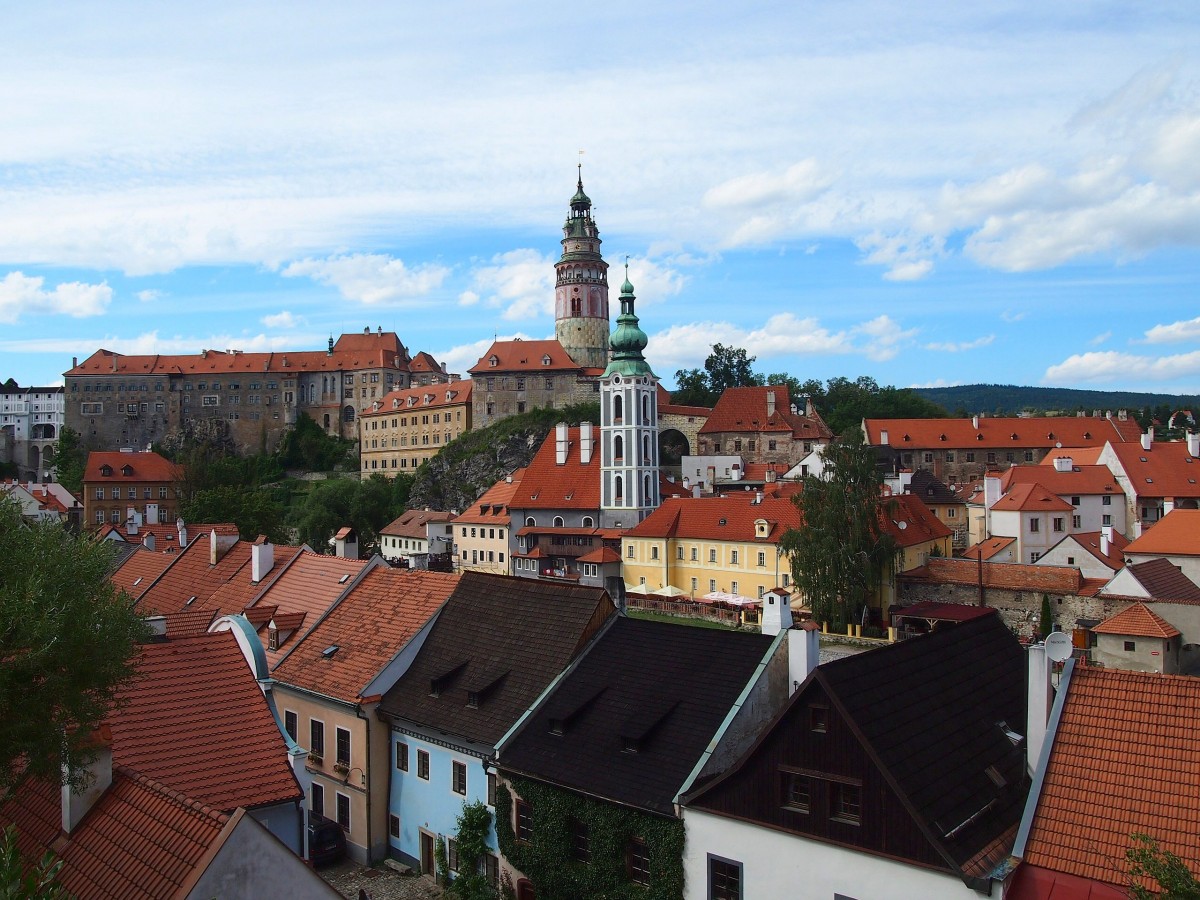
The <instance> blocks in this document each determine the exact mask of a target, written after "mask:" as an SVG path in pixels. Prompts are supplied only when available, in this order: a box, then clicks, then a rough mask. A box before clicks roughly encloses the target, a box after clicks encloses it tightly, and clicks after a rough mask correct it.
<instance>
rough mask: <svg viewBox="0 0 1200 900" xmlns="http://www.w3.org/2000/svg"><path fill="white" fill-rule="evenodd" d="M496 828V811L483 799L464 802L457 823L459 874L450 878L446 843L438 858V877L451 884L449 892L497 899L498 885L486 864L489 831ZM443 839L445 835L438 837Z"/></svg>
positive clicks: (463, 899) (470, 899)
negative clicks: (493, 822)
mask: <svg viewBox="0 0 1200 900" xmlns="http://www.w3.org/2000/svg"><path fill="white" fill-rule="evenodd" d="M491 827H492V814H491V813H490V812H489V811H488V808H487V807H486V806H485V805H484V804H483V803H481V802H479V801H475V802H474V803H464V804H463V808H462V812H461V813H459V816H458V821H457V823H456V828H457V834H456V835H455V841H456V843H457V850H458V875H457V876H455V878H454V880H453V881H450V879H449V874H450V873H449V869H450V865H449V862H448V861H447V859H446V854H445V847H444V845H443V846H442V848H441V850H442V852H441V855H440V856H439V857H438V860H437V865H438V880H439V881H441V882H442V883H443V884H447V885H448V886H447V888H446V893H447V894H449V895H450V896H451V897H458V898H460V900H496V896H497V893H496V888H495V886H494V885H492V884H490V883H489V882H488V879H487V871H486V870H485V868H484V865H483V858H484V854H486V853H487V852H488V845H487V839H488V832H489V831H490V830H491ZM438 840H439V841H441V837H439V838H438Z"/></svg>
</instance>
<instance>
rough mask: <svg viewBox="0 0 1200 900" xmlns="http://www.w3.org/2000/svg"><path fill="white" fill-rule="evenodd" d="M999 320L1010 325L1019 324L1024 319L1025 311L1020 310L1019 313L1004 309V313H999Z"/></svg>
mask: <svg viewBox="0 0 1200 900" xmlns="http://www.w3.org/2000/svg"><path fill="white" fill-rule="evenodd" d="M1000 318H1001V319H1003V320H1004V321H1005V322H1007V323H1008V324H1010V325H1012V324H1013V323H1015V322H1020V321H1021V320H1022V319H1024V318H1025V311H1024V310H1022V311H1021V312H1013V311H1012V310H1009V309H1006V310H1005V311H1004V312H1002V313H1000Z"/></svg>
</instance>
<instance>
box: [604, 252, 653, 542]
mask: <svg viewBox="0 0 1200 900" xmlns="http://www.w3.org/2000/svg"><path fill="white" fill-rule="evenodd" d="M635 299H636V298H635V297H634V296H633V285H632V284H630V283H629V266H628V264H626V267H625V283H624V284H623V285H621V314H620V315H619V316H617V328H616V330H615V331H613V333H612V338H611V340H610V345H611V347H612V361H611V362H610V363H609V364H608V368H606V369H605V370H604V375H603V376H602V377H601V379H600V478H601V484H600V507H601V509H600V521H601V527H603V528H631V527H633V526H634V525H636V524H637V523H638V522H640V521H642V519H644V518H646V516H648V515H649V514H650V512H651V511H652V510H653V509H654V508H655V507H657V506H658V499H659V488H658V377H657V376H656V375H655V374H654V373H653V372H652V371H650V366H649V365H648V364H647V363H646V358H645V357H644V356H642V351H643V350H645V349H646V343H647V338H646V332H644V331H642V329H641V328H639V327H638V317H637V315H635V314H634V311H633V302H634V300H635Z"/></svg>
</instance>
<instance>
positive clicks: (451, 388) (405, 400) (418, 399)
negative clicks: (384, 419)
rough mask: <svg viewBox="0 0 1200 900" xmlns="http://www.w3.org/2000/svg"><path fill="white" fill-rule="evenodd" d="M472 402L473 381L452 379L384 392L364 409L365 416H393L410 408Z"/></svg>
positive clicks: (437, 407) (422, 408) (434, 407)
mask: <svg viewBox="0 0 1200 900" xmlns="http://www.w3.org/2000/svg"><path fill="white" fill-rule="evenodd" d="M470 402H471V382H470V381H452V382H450V383H449V384H427V385H423V386H421V387H410V388H404V389H403V390H399V391H392V392H391V393H388V394H384V395H383V396H382V397H381V398H380V399H379V400H376V401H375V403H374V404H373V405H372V406H371V407H370V408H369V409H365V410H363V412H362V413H361V416H362V417H363V418H371V417H374V416H393V415H399V414H400V413H403V412H406V411H408V410H410V409H412V410H416V409H420V410H426V409H441V408H442V407H443V406H455V405H461V404H464V403H470Z"/></svg>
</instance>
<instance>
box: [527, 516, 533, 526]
mask: <svg viewBox="0 0 1200 900" xmlns="http://www.w3.org/2000/svg"><path fill="white" fill-rule="evenodd" d="M525 524H526V525H530V526H531V525H533V516H526V517H525Z"/></svg>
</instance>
